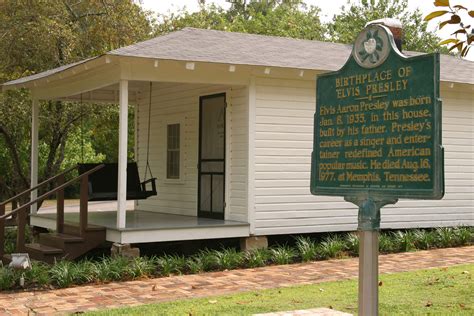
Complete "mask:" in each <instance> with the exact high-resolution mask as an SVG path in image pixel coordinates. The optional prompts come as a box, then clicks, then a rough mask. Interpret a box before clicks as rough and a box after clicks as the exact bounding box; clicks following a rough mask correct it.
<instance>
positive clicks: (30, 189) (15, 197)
mask: <svg viewBox="0 0 474 316" xmlns="http://www.w3.org/2000/svg"><path fill="white" fill-rule="evenodd" d="M75 169H77V166H74V167H71V168H69V169H66V170H64V171H63V172H61V173H59V174H57V175H55V176H53V177H51V178H49V179H46V180H44V181H43V182H41V183H38V184H37V185H35V186H34V187H31V188H29V189H27V190H25V191H23V192H21V193H18V194H17V195H15V196H14V197H11V198H9V199H8V200H5V201H3V202H0V206H2V205H7V204H8V203H10V202H13V201H15V200H17V199H19V198H21V197H22V196H24V195H25V194H27V193H30V192H31V191H33V190H36V189H39V188H40V187H42V186H43V185H45V184H47V183H50V182H51V181H54V180H56V179H58V178H59V177H61V176H65V175H66V174H68V173H69V172H71V171H73V170H75Z"/></svg>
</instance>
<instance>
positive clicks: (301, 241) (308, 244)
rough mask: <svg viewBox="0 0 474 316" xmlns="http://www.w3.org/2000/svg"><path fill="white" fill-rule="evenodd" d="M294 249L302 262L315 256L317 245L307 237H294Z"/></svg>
mask: <svg viewBox="0 0 474 316" xmlns="http://www.w3.org/2000/svg"><path fill="white" fill-rule="evenodd" d="M296 249H297V250H298V254H299V256H300V257H301V260H302V261H303V262H308V261H311V260H314V259H315V258H316V254H317V245H316V243H315V242H314V241H312V240H311V238H309V237H304V236H298V237H296Z"/></svg>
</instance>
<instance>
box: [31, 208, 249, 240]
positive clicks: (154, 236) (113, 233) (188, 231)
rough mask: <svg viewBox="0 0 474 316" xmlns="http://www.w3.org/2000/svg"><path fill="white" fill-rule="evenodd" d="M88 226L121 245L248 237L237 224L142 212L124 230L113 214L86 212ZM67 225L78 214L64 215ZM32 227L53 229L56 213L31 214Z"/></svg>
mask: <svg viewBox="0 0 474 316" xmlns="http://www.w3.org/2000/svg"><path fill="white" fill-rule="evenodd" d="M88 215H89V216H88V222H89V224H91V225H97V226H103V227H105V228H106V229H107V240H108V241H112V242H122V243H137V242H159V241H176V240H193V239H213V238H232V237H245V236H249V224H248V223H244V222H238V221H229V220H218V219H210V218H199V217H194V216H184V215H174V214H166V213H159V212H149V211H142V210H129V211H127V214H126V227H125V228H121V229H119V228H117V225H116V221H117V212H116V211H89V213H88ZM64 221H65V222H66V223H74V224H76V223H79V213H78V212H66V213H65V214H64ZM31 224H32V225H34V226H39V227H44V228H48V229H55V227H56V214H55V213H43V214H42V213H41V211H40V212H39V213H38V214H34V215H31Z"/></svg>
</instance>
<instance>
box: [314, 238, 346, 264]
mask: <svg viewBox="0 0 474 316" xmlns="http://www.w3.org/2000/svg"><path fill="white" fill-rule="evenodd" d="M343 251H344V241H343V240H342V239H341V238H340V237H339V236H338V235H332V236H329V237H327V238H326V239H325V240H323V241H322V242H321V244H320V245H319V247H318V256H319V257H320V258H322V259H327V258H337V257H340V256H342V253H343Z"/></svg>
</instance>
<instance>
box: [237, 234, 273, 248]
mask: <svg viewBox="0 0 474 316" xmlns="http://www.w3.org/2000/svg"><path fill="white" fill-rule="evenodd" d="M265 248H268V239H267V237H266V236H251V237H244V238H240V249H241V250H242V251H252V250H255V249H265Z"/></svg>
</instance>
